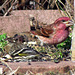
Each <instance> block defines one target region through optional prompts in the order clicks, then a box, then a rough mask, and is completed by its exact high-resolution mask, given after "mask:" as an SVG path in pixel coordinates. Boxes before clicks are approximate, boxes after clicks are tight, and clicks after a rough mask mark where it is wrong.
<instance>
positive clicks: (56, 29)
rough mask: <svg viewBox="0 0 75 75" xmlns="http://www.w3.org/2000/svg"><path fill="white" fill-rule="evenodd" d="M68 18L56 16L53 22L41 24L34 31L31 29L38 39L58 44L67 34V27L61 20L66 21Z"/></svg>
mask: <svg viewBox="0 0 75 75" xmlns="http://www.w3.org/2000/svg"><path fill="white" fill-rule="evenodd" d="M68 20H70V18H68V17H61V18H58V19H57V20H56V21H55V22H54V23H53V24H51V25H45V26H42V27H41V28H40V29H36V31H31V33H32V34H34V35H36V36H37V37H38V39H39V40H40V41H41V42H43V43H47V44H58V43H61V42H63V41H64V40H65V39H66V38H67V37H68V35H69V31H68V27H67V26H66V24H65V23H64V22H63V21H68Z"/></svg>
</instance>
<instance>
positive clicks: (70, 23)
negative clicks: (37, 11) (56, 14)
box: [63, 20, 74, 27]
mask: <svg viewBox="0 0 75 75" xmlns="http://www.w3.org/2000/svg"><path fill="white" fill-rule="evenodd" d="M63 23H65V24H66V27H69V26H72V25H73V24H74V23H73V21H72V20H68V21H65V22H63Z"/></svg>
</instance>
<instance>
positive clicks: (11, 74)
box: [8, 67, 20, 75]
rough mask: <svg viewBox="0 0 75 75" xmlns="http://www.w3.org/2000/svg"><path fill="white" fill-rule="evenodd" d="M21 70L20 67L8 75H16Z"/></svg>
mask: <svg viewBox="0 0 75 75" xmlns="http://www.w3.org/2000/svg"><path fill="white" fill-rule="evenodd" d="M19 68H20V67H18V68H17V69H16V70H14V71H12V72H11V73H9V74H8V75H13V74H15V73H16V72H17V71H18V69H19Z"/></svg>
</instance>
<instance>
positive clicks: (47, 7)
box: [47, 0, 50, 9]
mask: <svg viewBox="0 0 75 75" xmlns="http://www.w3.org/2000/svg"><path fill="white" fill-rule="evenodd" d="M47 2H48V1H47ZM48 3H49V4H50V0H49V2H48ZM49 4H48V7H47V9H49Z"/></svg>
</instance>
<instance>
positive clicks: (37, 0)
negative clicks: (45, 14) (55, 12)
mask: <svg viewBox="0 0 75 75" xmlns="http://www.w3.org/2000/svg"><path fill="white" fill-rule="evenodd" d="M36 2H37V3H39V2H40V0H36ZM36 8H37V10H39V5H38V4H37V6H36Z"/></svg>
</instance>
